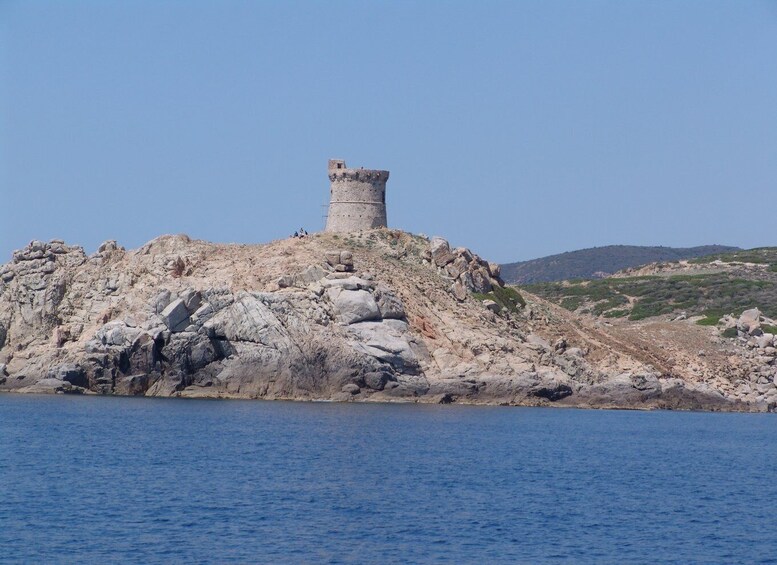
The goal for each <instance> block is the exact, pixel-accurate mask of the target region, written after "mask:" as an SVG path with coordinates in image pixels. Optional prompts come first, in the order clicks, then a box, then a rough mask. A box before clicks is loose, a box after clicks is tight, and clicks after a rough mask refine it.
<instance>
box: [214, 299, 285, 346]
mask: <svg viewBox="0 0 777 565" xmlns="http://www.w3.org/2000/svg"><path fill="white" fill-rule="evenodd" d="M203 327H204V328H205V329H206V330H207V331H208V334H209V335H211V336H213V337H215V338H218V339H227V340H229V341H238V342H240V341H245V342H251V343H257V344H262V345H266V346H272V347H275V348H278V347H281V346H283V345H286V346H287V345H288V341H289V338H288V334H287V332H286V331H285V329H284V327H283V324H281V322H280V320H279V319H278V318H277V317H276V316H275V315H274V314H273V313H272V311H271V310H270V309H269V308H268V307H267V306H266V305H265V304H264V303H263V302H262V301H261V300H259V299H258V298H257V297H255V296H253V295H251V294H248V293H242V294H240V295H238V296H237V297H236V300H235V302H234V303H233V304H232V305H230V306H228V307H227V308H224V309H223V310H221V311H220V312H219V313H218V314H216V315H215V316H213V318H211V319H210V320H208V321H207V322H206V323H205V324H204V326H203Z"/></svg>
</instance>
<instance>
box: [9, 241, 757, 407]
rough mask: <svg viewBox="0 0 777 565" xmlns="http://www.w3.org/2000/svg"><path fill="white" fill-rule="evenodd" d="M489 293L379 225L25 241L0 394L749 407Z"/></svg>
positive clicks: (455, 257)
mask: <svg viewBox="0 0 777 565" xmlns="http://www.w3.org/2000/svg"><path fill="white" fill-rule="evenodd" d="M503 290H504V286H503V282H502V281H501V279H500V272H499V268H498V266H497V265H494V264H492V263H488V262H486V261H484V260H482V259H480V258H479V257H478V256H477V255H476V254H474V253H472V252H471V251H469V250H467V249H464V248H458V249H454V250H451V249H450V246H449V245H448V243H447V242H446V241H445V240H443V239H441V238H433V239H432V240H431V241H430V240H428V239H426V238H425V237H421V236H413V235H410V234H407V233H403V232H399V231H392V230H386V229H381V230H372V231H367V232H362V233H358V234H347V235H346V234H330V233H324V234H318V235H314V236H310V237H307V238H304V239H289V240H283V241H277V242H273V243H270V244H267V245H252V246H248V245H219V244H212V243H207V242H202V241H192V240H190V239H189V238H188V237H186V236H162V237H160V238H157V239H155V240H153V241H151V242H149V243H147V244H146V245H144V246H142V247H141V248H139V249H137V250H134V251H126V250H125V249H123V248H121V247H119V246H118V245H116V243H115V242H106V243H105V244H103V245H102V246H101V247H100V248H99V250H98V251H97V252H96V253H94V254H93V255H89V256H87V255H86V254H85V253H84V251H83V249H82V248H80V247H73V246H68V245H65V244H64V243H63V242H62V241H52V242H49V243H43V242H38V241H35V242H32V243H31V244H30V245H29V246H28V247H26V248H25V249H23V250H21V251H18V252H16V253H15V254H14V256H13V260H12V261H11V263H9V264H7V265H4V266H3V267H2V268H0V390H6V391H17V392H81V393H100V394H125V395H149V396H152V395H154V396H170V395H176V396H208V397H247V398H288V399H334V400H372V401H377V400H384V401H385V400H413V401H424V402H454V401H455V402H480V403H504V404H527V405H536V404H550V403H557V404H563V405H577V406H598V407H675V408H710V409H751V408H753V406H754V405H753V404H752V403H751V404H747V403H745V402H742V401H741V400H740V401H737V400H736V399H735V398H733V397H731V396H728V397H727V396H725V395H724V394H722V393H721V391H720V387H718V388H715V387H714V386H711V385H710V384H709V383H706V382H696V381H693V380H691V379H681V378H677V376H676V375H672V374H665V373H662V372H661V371H660V370H658V369H657V368H656V367H655V366H653V365H651V363H650V362H646V361H645V360H644V359H641V358H640V357H639V356H638V355H635V354H633V352H632V351H631V350H630V349H629V347H628V346H627V345H623V346H622V347H621V346H617V345H616V346H613V345H612V343H611V342H612V340H611V339H610V338H609V337H608V336H607V335H605V333H604V332H599V333H597V332H598V330H595V329H591V328H583V327H581V326H580V325H576V322H575V321H574V320H570V319H569V318H564V316H565V314H563V313H561V312H560V311H559V310H558V309H555V308H554V307H553V306H552V305H550V304H548V303H545V302H543V301H541V300H538V299H532V300H531V301H530V303H529V304H528V306H526V307H525V308H523V309H522V310H520V311H515V310H510V309H508V308H505V307H501V306H500V305H499V304H497V303H496V302H495V301H494V300H491V301H490V302H483V301H481V298H482V296H481V295H484V294H488V293H492V295H493V296H494V297H497V294H499V293H498V292H497V291H499V292H501V291H503ZM473 293H477V294H476V295H473ZM559 331H562V332H563V333H565V334H568V335H559ZM551 343H552V344H553V345H551ZM768 407H769V406H768V405H763V406H762V405H758V406H755V408H758V409H766V408H768Z"/></svg>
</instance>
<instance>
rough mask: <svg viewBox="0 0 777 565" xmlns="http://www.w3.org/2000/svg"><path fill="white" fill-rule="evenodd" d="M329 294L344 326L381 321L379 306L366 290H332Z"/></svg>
mask: <svg viewBox="0 0 777 565" xmlns="http://www.w3.org/2000/svg"><path fill="white" fill-rule="evenodd" d="M327 293H328V294H329V296H330V299H331V300H332V304H333V306H334V312H335V314H336V315H337V317H338V319H339V320H340V321H341V322H343V323H344V324H355V323H357V322H363V321H366V320H378V319H380V309H379V308H378V304H377V303H376V302H375V298H374V297H373V296H372V294H370V293H369V292H367V291H366V290H341V289H338V288H331V289H329V290H328V291H327Z"/></svg>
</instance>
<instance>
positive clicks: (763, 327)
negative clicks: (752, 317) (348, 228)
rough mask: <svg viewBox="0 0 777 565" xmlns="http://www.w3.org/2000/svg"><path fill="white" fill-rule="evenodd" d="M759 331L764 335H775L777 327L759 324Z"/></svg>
mask: <svg viewBox="0 0 777 565" xmlns="http://www.w3.org/2000/svg"><path fill="white" fill-rule="evenodd" d="M761 330H763V332H764V333H767V334H772V335H777V326H770V325H769V324H761Z"/></svg>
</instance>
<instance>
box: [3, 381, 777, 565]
mask: <svg viewBox="0 0 777 565" xmlns="http://www.w3.org/2000/svg"><path fill="white" fill-rule="evenodd" d="M776 509H777V415H773V414H771V415H770V414H712V413H683V412H628V411H593V410H572V409H542V408H508V407H471V406H455V405H452V406H430V405H410V404H330V403H294V402H262V401H237V400H230V401H212V400H180V399H151V398H113V397H74V396H21V395H20V396H17V395H11V394H5V395H0V561H2V562H3V563H60V562H61V563H116V562H120V563H160V562H165V563H341V562H347V563H406V562H413V563H428V562H439V563H475V562H481V563H657V562H660V563H691V562H699V563H777V510H776Z"/></svg>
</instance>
